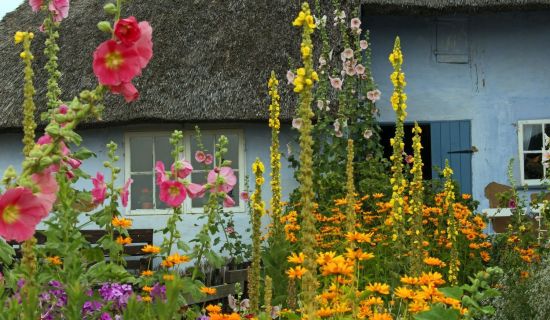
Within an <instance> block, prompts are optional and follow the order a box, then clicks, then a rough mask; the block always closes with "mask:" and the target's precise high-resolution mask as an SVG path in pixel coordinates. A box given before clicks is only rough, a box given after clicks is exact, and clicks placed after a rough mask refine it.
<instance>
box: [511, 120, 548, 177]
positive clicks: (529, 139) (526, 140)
mask: <svg viewBox="0 0 550 320" xmlns="http://www.w3.org/2000/svg"><path fill="white" fill-rule="evenodd" d="M549 135H550V120H527V121H519V122H518V147H519V162H520V175H521V184H527V185H530V186H539V185H541V184H542V180H544V179H546V170H545V168H546V165H545V163H544V162H545V159H547V155H548V154H549V147H550V146H549V145H548V143H549V142H550V140H549V137H548V136H549Z"/></svg>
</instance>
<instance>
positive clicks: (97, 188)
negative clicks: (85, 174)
mask: <svg viewBox="0 0 550 320" xmlns="http://www.w3.org/2000/svg"><path fill="white" fill-rule="evenodd" d="M92 184H93V185H94V187H93V188H92V191H91V193H92V198H93V200H94V203H95V204H102V203H103V201H105V195H106V194H107V184H106V183H105V177H104V176H103V174H102V173H101V172H98V173H96V177H95V178H92Z"/></svg>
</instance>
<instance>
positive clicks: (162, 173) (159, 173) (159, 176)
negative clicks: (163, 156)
mask: <svg viewBox="0 0 550 320" xmlns="http://www.w3.org/2000/svg"><path fill="white" fill-rule="evenodd" d="M155 176H156V182H157V184H161V183H162V182H164V180H166V169H165V168H164V163H163V162H162V161H157V163H156V165H155Z"/></svg>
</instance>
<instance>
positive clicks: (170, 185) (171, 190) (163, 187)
mask: <svg viewBox="0 0 550 320" xmlns="http://www.w3.org/2000/svg"><path fill="white" fill-rule="evenodd" d="M186 197H187V193H186V191H185V186H184V185H183V183H181V182H179V181H172V180H164V181H163V182H162V183H161V184H160V195H159V198H160V201H162V202H164V203H166V204H167V205H169V206H170V207H179V206H180V205H181V204H182V203H183V201H185V198H186Z"/></svg>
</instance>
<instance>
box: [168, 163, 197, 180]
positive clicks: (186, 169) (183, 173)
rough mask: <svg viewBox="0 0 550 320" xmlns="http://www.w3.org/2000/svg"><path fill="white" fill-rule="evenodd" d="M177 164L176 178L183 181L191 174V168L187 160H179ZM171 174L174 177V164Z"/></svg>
mask: <svg viewBox="0 0 550 320" xmlns="http://www.w3.org/2000/svg"><path fill="white" fill-rule="evenodd" d="M179 163H180V169H179V170H178V175H177V177H178V178H180V179H185V178H186V177H187V176H188V175H190V174H191V172H193V166H192V165H191V163H189V161H187V160H180V161H179ZM172 174H173V175H174V176H176V166H175V165H174V164H172Z"/></svg>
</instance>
